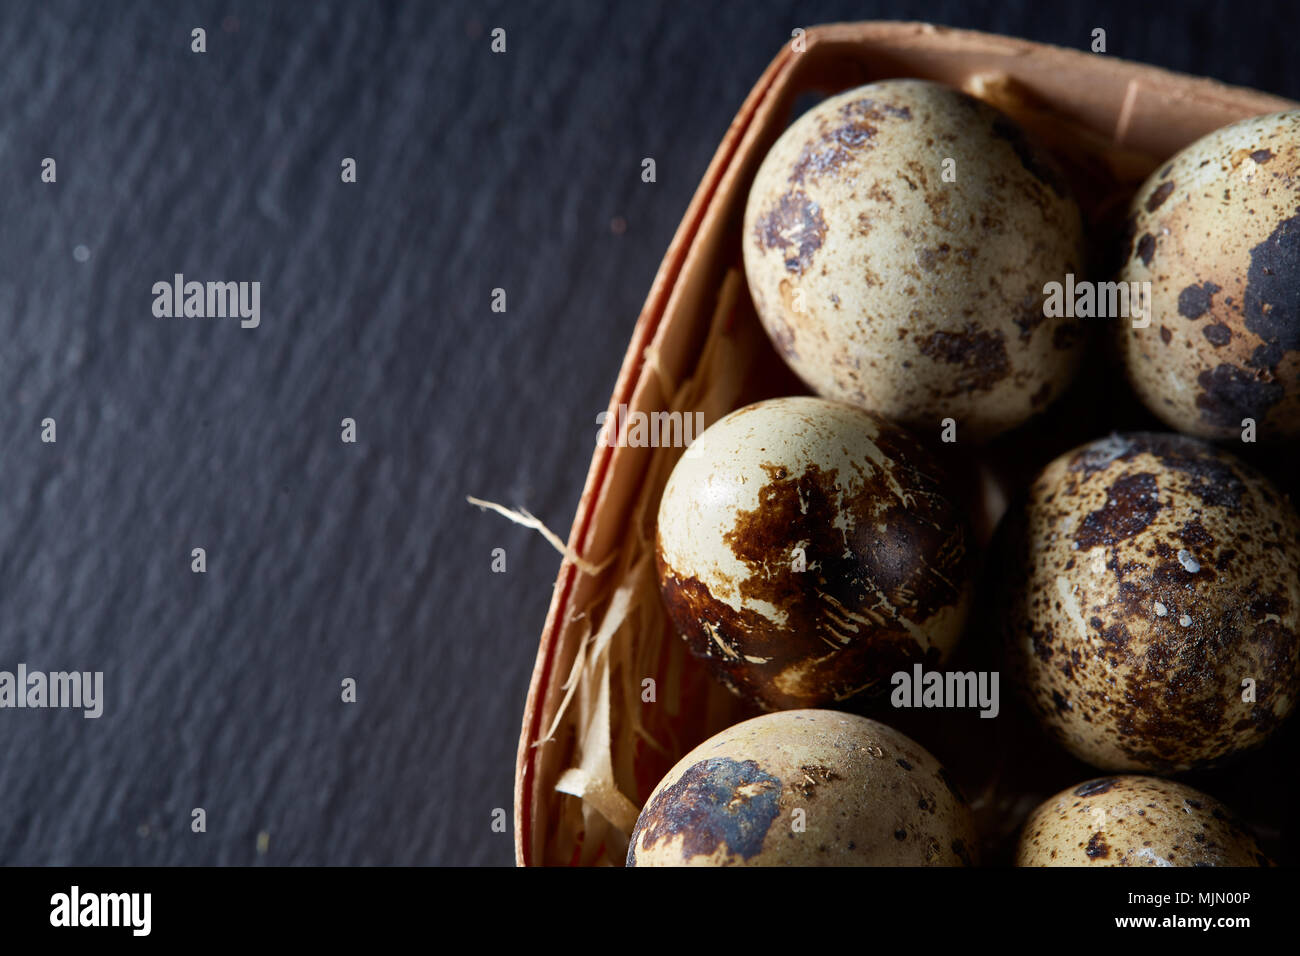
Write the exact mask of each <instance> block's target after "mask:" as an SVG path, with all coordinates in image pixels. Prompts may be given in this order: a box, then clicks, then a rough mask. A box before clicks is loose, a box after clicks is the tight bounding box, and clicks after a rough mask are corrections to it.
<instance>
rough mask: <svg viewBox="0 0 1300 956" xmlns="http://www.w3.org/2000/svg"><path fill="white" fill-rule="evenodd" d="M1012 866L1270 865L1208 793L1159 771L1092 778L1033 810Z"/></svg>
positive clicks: (1239, 826)
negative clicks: (1152, 774)
mask: <svg viewBox="0 0 1300 956" xmlns="http://www.w3.org/2000/svg"><path fill="white" fill-rule="evenodd" d="M1016 865H1017V866H1268V865H1270V861H1269V859H1268V857H1266V856H1265V855H1264V854H1263V853H1261V852H1260V850H1259V846H1258V845H1257V844H1256V843H1255V838H1254V837H1253V836H1252V835H1251V834H1250V833H1249V832H1247V831H1246V830H1245V829H1244V828H1243V827H1242V826H1241V825H1240V824H1239V823H1237V822H1236V821H1235V820H1234V819H1233V817H1232V815H1231V814H1230V813H1229V812H1228V810H1227V808H1225V807H1224V806H1223V804H1221V803H1219V801H1217V800H1215V799H1214V798H1213V797H1210V796H1206V795H1205V794H1203V793H1201V792H1200V791H1199V790H1193V789H1192V788H1191V787H1188V786H1186V785H1184V784H1181V783H1174V782H1173V781H1170V780H1161V779H1160V778H1159V777H1104V778H1102V779H1099V780H1089V781H1087V782H1086V783H1081V784H1079V786H1077V787H1074V788H1072V789H1070V790H1065V791H1062V792H1061V793H1058V794H1057V795H1056V796H1054V797H1052V798H1051V799H1050V800H1047V801H1046V802H1044V803H1043V804H1042V805H1040V806H1039V807H1038V809H1037V810H1035V811H1034V812H1033V813H1032V814H1030V817H1029V820H1028V822H1026V824H1025V828H1024V830H1023V831H1022V833H1021V836H1020V843H1019V845H1018V846H1017V848H1016Z"/></svg>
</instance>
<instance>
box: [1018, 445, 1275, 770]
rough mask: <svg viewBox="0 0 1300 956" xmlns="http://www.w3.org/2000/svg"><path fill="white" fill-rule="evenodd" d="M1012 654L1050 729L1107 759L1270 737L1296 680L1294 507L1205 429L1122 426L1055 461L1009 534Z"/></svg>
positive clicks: (1130, 765) (1213, 754)
mask: <svg viewBox="0 0 1300 956" xmlns="http://www.w3.org/2000/svg"><path fill="white" fill-rule="evenodd" d="M1004 541H1005V546H1006V547H1007V549H1008V552H1007V554H1006V555H1005V563H1006V565H1007V567H1008V569H1009V575H1008V578H1007V580H1006V587H1007V592H1006V594H1005V602H1006V604H1005V607H1006V616H1005V627H1006V634H1007V653H1008V663H1009V665H1010V667H1011V671H1012V675H1013V678H1014V680H1015V682H1016V684H1017V685H1018V686H1019V687H1020V688H1021V689H1022V691H1023V692H1024V693H1025V696H1026V698H1027V700H1028V702H1029V705H1030V707H1031V709H1032V710H1033V711H1034V713H1035V714H1036V716H1037V717H1038V720H1039V722H1040V723H1041V724H1042V726H1043V727H1044V728H1045V729H1046V730H1047V732H1048V733H1049V734H1050V735H1051V736H1053V737H1054V738H1056V739H1057V740H1058V741H1059V742H1060V743H1062V744H1063V745H1064V746H1065V747H1066V748H1067V749H1068V750H1069V751H1070V752H1071V753H1073V754H1074V755H1075V756H1077V757H1079V758H1080V759H1082V760H1085V761H1087V762H1088V763H1091V764H1093V765H1094V766H1097V767H1100V768H1102V769H1105V770H1150V771H1156V772H1162V773H1163V772H1173V771H1181V770H1187V769H1190V768H1194V767H1201V766H1206V765H1211V764H1214V763H1217V762H1219V761H1221V760H1223V759H1224V758H1226V757H1229V756H1231V755H1233V754H1236V753H1239V752H1241V751H1244V750H1247V749H1250V748H1252V747H1254V746H1256V745H1258V744H1260V743H1262V742H1263V741H1264V740H1265V739H1266V738H1267V737H1268V736H1269V735H1270V734H1272V733H1273V732H1274V731H1275V730H1276V729H1277V727H1278V726H1279V725H1280V724H1281V723H1282V721H1283V720H1284V719H1285V718H1286V717H1287V715H1288V714H1289V713H1290V712H1291V710H1292V709H1293V708H1294V706H1295V701H1296V694H1297V691H1298V690H1300V642H1298V641H1297V632H1300V519H1298V518H1297V516H1296V513H1295V510H1294V509H1293V508H1292V507H1291V505H1290V503H1289V502H1288V501H1287V500H1286V498H1285V497H1284V496H1283V495H1282V494H1281V493H1280V492H1278V491H1277V489H1276V488H1274V487H1273V486H1272V485H1271V484H1270V483H1269V482H1268V480H1267V479H1265V478H1264V477H1263V476H1262V475H1260V474H1259V473H1258V472H1256V471H1255V470H1254V469H1252V468H1250V467H1249V466H1247V465H1246V464H1244V463H1243V462H1241V461H1239V460H1238V459H1236V458H1234V457H1233V456H1232V455H1229V454H1228V453H1227V452H1225V451H1223V450H1221V449H1218V448H1216V447H1214V446H1212V445H1210V444H1208V443H1206V442H1204V441H1200V440H1198V439H1194V438H1188V437H1185V436H1181V435H1168V434H1150V433H1138V434H1130V435H1112V436H1110V437H1109V438H1105V439H1102V440H1100V441H1095V442H1093V443H1091V444H1089V445H1085V446H1083V447H1081V448H1078V449H1076V450H1074V451H1072V452H1068V453H1067V454H1065V455H1062V456H1061V457H1059V458H1057V459H1056V460H1055V461H1053V462H1052V463H1051V464H1050V465H1049V466H1048V467H1047V468H1046V470H1045V471H1043V472H1042V474H1041V475H1040V476H1039V477H1038V478H1037V480H1036V481H1035V482H1034V483H1033V484H1032V486H1031V487H1030V488H1029V489H1028V492H1027V497H1026V500H1025V502H1024V503H1023V505H1022V506H1021V507H1019V508H1017V509H1014V510H1013V512H1012V513H1011V515H1010V516H1009V521H1008V524H1007V526H1006V530H1005V532H1004Z"/></svg>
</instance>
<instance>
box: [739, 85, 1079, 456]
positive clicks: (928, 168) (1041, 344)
mask: <svg viewBox="0 0 1300 956" xmlns="http://www.w3.org/2000/svg"><path fill="white" fill-rule="evenodd" d="M742 248H743V250H744V260H745V274H746V276H747V278H748V281H749V290H750V294H751V295H752V297H753V300H754V304H755V307H756V308H757V310H758V314H759V317H760V319H761V320H762V323H763V326H764V328H766V330H767V332H768V335H769V336H770V338H771V339H772V341H773V343H774V344H775V345H776V347H777V350H778V351H779V352H780V353H781V355H782V356H783V357H784V358H785V360H786V362H787V364H789V365H790V367H791V368H792V369H793V370H794V371H795V372H796V373H797V374H798V375H799V376H800V377H801V378H802V379H803V380H804V381H805V382H807V383H808V385H809V387H810V388H812V390H813V391H815V392H816V393H817V394H819V395H822V396H824V397H826V398H832V399H839V400H842V401H847V402H851V403H853V404H856V405H858V406H860V407H863V408H866V409H869V410H871V411H873V412H876V413H878V414H880V415H883V416H884V417H885V418H888V419H889V420H891V421H896V422H899V423H901V424H903V425H907V426H912V427H915V428H917V429H922V430H924V431H925V432H927V433H935V432H937V431H938V430H939V428H940V427H941V426H942V423H943V420H944V419H946V418H952V419H954V421H955V422H956V425H957V430H958V434H959V435H960V436H961V437H962V440H972V441H978V440H984V439H987V438H989V437H991V436H993V435H996V434H998V433H999V432H1003V431H1006V430H1007V429H1009V428H1012V427H1014V426H1016V425H1018V424H1020V423H1021V422H1023V421H1025V420H1026V419H1028V418H1029V417H1030V416H1032V415H1033V414H1035V413H1037V412H1039V411H1041V410H1042V409H1044V408H1045V407H1046V406H1047V405H1048V404H1049V403H1050V402H1051V401H1052V400H1053V399H1054V398H1056V396H1058V395H1059V394H1060V393H1061V392H1062V391H1063V390H1064V389H1065V387H1066V385H1067V384H1068V382H1069V380H1070V378H1071V376H1072V374H1073V373H1074V371H1075V368H1076V366H1077V364H1078V360H1079V358H1080V355H1081V352H1082V349H1083V345H1084V336H1085V333H1086V331H1087V328H1086V326H1085V325H1084V324H1082V323H1081V322H1079V321H1078V320H1075V319H1071V318H1048V317H1046V315H1045V312H1044V293H1043V289H1044V286H1045V285H1046V284H1047V283H1049V282H1064V281H1065V279H1066V276H1067V274H1071V273H1073V274H1075V275H1079V274H1080V273H1081V272H1082V271H1083V269H1084V265H1085V263H1084V239H1083V227H1082V218H1081V216H1080V212H1079V209H1078V206H1077V205H1076V203H1075V201H1074V199H1073V198H1072V197H1071V195H1070V190H1069V188H1068V186H1067V184H1066V181H1065V179H1064V177H1063V176H1062V174H1061V172H1060V170H1059V169H1058V167H1057V165H1056V163H1055V162H1054V161H1053V159H1052V158H1051V156H1050V155H1049V154H1048V153H1046V152H1044V151H1043V150H1042V149H1040V148H1039V147H1038V146H1037V145H1035V144H1034V143H1033V142H1032V141H1031V139H1030V137H1029V136H1028V135H1027V134H1026V133H1025V131H1024V130H1023V129H1022V128H1021V127H1020V126H1019V125H1017V123H1016V122H1015V121H1014V120H1012V119H1011V118H1010V117H1008V116H1006V115H1004V114H1003V113H1001V112H999V111H998V110H996V109H994V108H993V107H991V106H989V105H988V104H986V103H983V102H981V101H980V100H977V99H975V98H973V97H971V96H967V95H966V94H965V93H961V92H959V91H958V90H955V89H953V88H951V87H948V86H944V85H942V84H939V83H931V82H927V81H923V80H885V81H882V82H878V83H872V84H870V85H868V86H863V87H860V88H858V89H854V90H850V91H848V92H846V93H842V94H840V95H838V96H834V97H831V98H830V99H827V100H825V101H823V102H821V103H819V104H818V105H816V106H815V107H813V108H812V109H811V110H809V111H808V112H807V113H805V114H804V115H803V116H801V117H800V118H799V119H797V120H796V121H795V122H794V123H793V124H791V126H790V127H789V129H787V130H786V131H785V132H784V133H783V134H782V136H781V137H780V138H779V139H778V140H777V141H776V143H775V145H773V146H772V148H771V150H770V151H769V152H768V154H767V156H766V157H765V158H764V160H763V163H762V165H761V166H760V168H759V170H758V173H757V175H756V176H755V179H754V183H753V185H752V187H751V189H750V192H749V197H748V201H747V205H746V207H745V219H744V232H743V245H742Z"/></svg>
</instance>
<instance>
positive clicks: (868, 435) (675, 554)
mask: <svg viewBox="0 0 1300 956" xmlns="http://www.w3.org/2000/svg"><path fill="white" fill-rule="evenodd" d="M969 540H970V535H969V531H968V530H967V524H966V520H965V517H964V515H963V514H962V513H961V511H960V509H959V508H958V507H957V506H956V505H955V504H954V499H953V497H952V496H950V495H949V494H948V493H947V492H946V491H945V490H944V487H943V484H942V480H941V478H940V477H939V472H938V469H937V467H936V465H935V464H934V462H933V461H932V460H931V457H930V456H929V455H928V454H927V453H926V452H925V450H924V449H923V448H922V447H921V446H920V445H919V444H918V443H917V442H916V441H915V440H913V439H912V438H911V437H910V436H909V435H908V434H907V433H906V432H904V431H903V430H902V429H900V428H898V427H896V426H894V425H891V424H889V423H888V422H886V421H884V420H883V419H881V418H878V417H877V416H874V415H872V414H870V413H868V412H865V411H862V410H861V409H858V408H854V407H853V406H850V405H845V404H842V403H839V402H829V401H826V400H824V399H819V398H810V397H797V398H781V399H772V400H769V401H763V402H758V403H756V404H753V405H750V406H747V407H745V408H742V409H740V410H738V411H735V412H732V413H731V414H730V415H727V416H726V417H724V418H723V419H721V420H720V421H718V422H716V423H715V424H714V425H712V426H711V427H710V428H709V429H707V430H706V431H705V432H704V434H703V435H701V436H700V437H699V438H698V439H697V440H696V441H695V443H694V444H692V445H691V447H690V448H689V449H688V451H687V453H686V454H684V455H683V456H682V458H681V459H680V460H679V461H678V463H677V465H676V466H675V467H674V469H673V471H672V474H671V475H670V477H669V479H668V483H667V486H666V487H665V489H664V493H663V497H662V499H661V501H660V505H659V514H658V527H657V534H656V559H657V566H658V572H659V581H660V589H661V591H662V594H663V597H664V603H665V606H666V608H667V610H668V613H669V616H670V617H671V619H672V621H673V623H674V624H675V625H676V628H677V630H678V632H679V633H680V634H681V635H682V636H683V637H684V638H685V639H686V641H687V643H688V645H689V646H690V649H691V651H692V653H694V654H695V655H696V656H697V657H701V658H704V659H705V660H706V661H707V662H708V664H709V666H710V668H711V670H712V671H713V673H714V675H715V676H716V677H718V679H719V680H721V681H722V682H723V683H724V684H726V685H727V686H728V687H730V688H731V689H732V690H733V691H735V692H736V693H737V694H740V695H742V696H744V697H746V698H749V699H750V700H752V701H754V702H756V703H758V704H759V705H760V706H762V707H764V708H765V709H769V710H772V709H782V708H791V707H810V706H818V705H822V704H828V703H831V702H833V701H840V700H847V699H849V698H850V697H853V696H854V695H856V694H858V693H861V692H865V691H870V690H872V689H873V688H876V687H878V686H879V687H887V684H888V678H889V677H890V675H892V674H893V673H894V672H896V671H898V670H909V671H910V670H911V667H912V665H913V663H916V662H921V663H924V664H925V665H926V666H931V667H932V666H935V665H937V664H938V663H940V662H941V661H942V660H944V659H945V658H946V657H947V655H948V653H949V651H950V650H951V649H952V648H953V646H954V645H955V644H956V643H957V640H958V638H959V636H960V634H961V630H962V626H963V624H964V622H965V618H966V612H967V608H968V606H969V602H970V595H971V581H970V576H971V559H970V554H969V550H968V549H969V544H968V542H969Z"/></svg>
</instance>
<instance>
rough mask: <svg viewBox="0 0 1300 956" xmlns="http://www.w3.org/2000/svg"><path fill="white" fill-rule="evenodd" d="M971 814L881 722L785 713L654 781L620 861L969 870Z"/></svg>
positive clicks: (735, 731) (930, 760) (928, 762)
mask: <svg viewBox="0 0 1300 956" xmlns="http://www.w3.org/2000/svg"><path fill="white" fill-rule="evenodd" d="M975 848H976V840H975V829H974V823H973V820H972V817H971V811H970V808H969V807H968V805H967V804H966V801H965V799H964V798H963V797H962V795H961V794H960V792H959V791H958V790H957V788H956V787H955V786H954V785H953V784H952V782H951V780H950V779H949V777H948V774H947V772H946V771H945V770H944V769H943V767H941V766H940V765H939V763H938V761H936V760H935V759H934V757H932V756H930V754H929V753H927V752H926V751H925V750H924V749H922V747H921V746H920V745H919V744H917V743H916V742H915V741H913V740H910V739H909V738H907V737H906V736H904V735H903V734H900V733H898V732H897V731H895V730H892V729H890V728H889V727H887V726H885V725H884V724H881V723H878V722H877V721H874V720H868V719H866V718H864V717H857V716H853V715H851V714H841V713H836V712H835V711H829V710H793V711H786V712H784V713H779V714H767V715H765V716H762V717H757V718H755V719H753V720H747V721H745V722H743V723H740V724H737V725H736V726H734V727H731V728H729V729H727V730H724V731H723V732H722V733H720V734H717V735H716V736H714V737H711V738H709V739H708V740H706V741H705V742H704V743H702V744H700V745H699V746H698V747H696V748H695V749H694V750H692V751H691V752H690V753H689V754H687V755H686V756H685V757H683V758H682V759H681V760H680V761H679V762H678V763H677V765H676V766H674V767H673V769H672V770H670V771H669V772H668V774H667V776H665V777H664V778H663V780H662V781H660V783H659V785H658V786H657V787H656V788H655V790H654V792H653V793H652V794H651V795H650V799H649V800H647V801H646V805H645V807H644V808H643V809H642V811H641V815H640V817H639V818H638V819H637V822H636V828H635V829H634V830H633V831H632V837H631V842H630V845H629V847H628V854H627V864H628V866H970V865H972V863H973V862H974V860H973V855H974V853H975Z"/></svg>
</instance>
